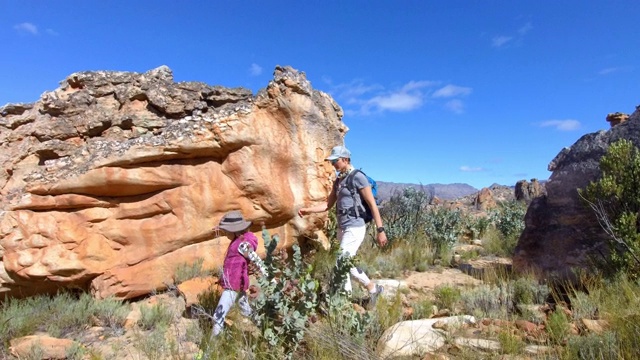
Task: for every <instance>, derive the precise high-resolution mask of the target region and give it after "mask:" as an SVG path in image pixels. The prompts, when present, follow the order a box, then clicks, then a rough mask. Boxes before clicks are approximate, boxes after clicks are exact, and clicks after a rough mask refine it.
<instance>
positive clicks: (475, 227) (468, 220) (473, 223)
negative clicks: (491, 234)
mask: <svg viewBox="0 0 640 360" xmlns="http://www.w3.org/2000/svg"><path fill="white" fill-rule="evenodd" d="M463 221H464V228H465V229H466V230H465V232H466V233H467V234H469V235H470V237H471V238H472V239H481V238H482V237H483V236H484V234H485V233H486V232H487V229H489V226H490V225H491V219H490V218H489V217H488V216H473V215H471V214H468V215H465V216H464V217H463Z"/></svg>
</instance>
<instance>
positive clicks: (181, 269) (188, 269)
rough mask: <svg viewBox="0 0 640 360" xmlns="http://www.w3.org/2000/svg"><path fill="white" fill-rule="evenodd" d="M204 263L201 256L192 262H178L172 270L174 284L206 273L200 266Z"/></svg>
mask: <svg viewBox="0 0 640 360" xmlns="http://www.w3.org/2000/svg"><path fill="white" fill-rule="evenodd" d="M203 263H204V259H203V258H199V259H197V260H196V261H194V262H193V263H191V264H190V263H183V264H179V265H178V266H177V267H176V269H175V271H174V272H173V274H174V275H173V282H174V284H180V283H183V282H185V281H187V280H189V279H193V278H196V277H200V276H204V275H207V272H206V271H205V270H204V269H203V268H202V264H203Z"/></svg>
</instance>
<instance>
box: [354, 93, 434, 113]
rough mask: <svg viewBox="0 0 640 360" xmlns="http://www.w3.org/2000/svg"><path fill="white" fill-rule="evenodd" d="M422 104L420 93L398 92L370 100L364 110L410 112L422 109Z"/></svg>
mask: <svg viewBox="0 0 640 360" xmlns="http://www.w3.org/2000/svg"><path fill="white" fill-rule="evenodd" d="M422 102H423V100H422V95H421V94H419V93H418V94H409V93H405V92H397V93H392V94H388V95H383V96H376V97H373V98H371V99H369V100H368V101H367V103H366V104H365V106H364V109H365V110H366V109H369V108H371V107H373V108H376V109H378V110H381V111H385V110H389V111H409V110H413V109H416V108H418V107H420V106H421V105H422Z"/></svg>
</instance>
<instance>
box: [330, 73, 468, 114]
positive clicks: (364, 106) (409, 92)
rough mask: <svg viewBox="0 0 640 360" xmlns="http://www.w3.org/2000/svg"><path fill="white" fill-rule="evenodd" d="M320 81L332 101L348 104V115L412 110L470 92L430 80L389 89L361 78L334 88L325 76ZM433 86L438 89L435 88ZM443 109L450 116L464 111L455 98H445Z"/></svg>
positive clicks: (464, 88)
mask: <svg viewBox="0 0 640 360" xmlns="http://www.w3.org/2000/svg"><path fill="white" fill-rule="evenodd" d="M323 81H324V82H325V83H326V84H328V85H329V86H330V87H331V91H330V93H331V95H332V96H333V97H334V98H336V100H338V101H340V103H341V104H346V105H348V106H346V107H345V109H344V110H345V112H346V113H347V114H349V115H370V114H375V113H381V112H386V111H391V112H406V111H412V110H416V109H418V108H420V107H422V106H424V105H425V104H426V103H429V102H434V99H449V98H454V97H459V96H465V95H468V94H470V93H471V92H472V89H471V88H469V87H463V86H457V85H452V84H450V85H444V86H441V82H440V81H430V80H411V81H409V82H407V83H405V84H404V85H401V86H399V87H396V88H395V89H392V90H388V89H386V88H385V87H384V86H382V85H380V84H367V83H366V82H365V81H364V80H362V79H356V80H353V81H351V82H349V83H345V84H339V85H334V84H333V83H332V81H331V79H329V78H326V77H325V78H323ZM437 86H440V88H437V89H436V87H437ZM434 89H435V90H434ZM343 106H344V105H343ZM444 107H445V108H446V109H448V110H450V111H452V112H454V113H461V112H463V111H464V104H463V103H462V101H461V100H458V99H449V101H448V102H446V103H445V104H444Z"/></svg>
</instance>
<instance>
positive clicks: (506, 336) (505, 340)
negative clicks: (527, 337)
mask: <svg viewBox="0 0 640 360" xmlns="http://www.w3.org/2000/svg"><path fill="white" fill-rule="evenodd" d="M498 342H499V343H500V347H501V348H502V352H503V353H504V354H518V353H520V352H522V350H523V349H524V347H525V343H524V341H523V340H522V338H521V337H520V336H518V335H516V334H513V333H512V332H510V331H509V330H502V331H500V332H499V333H498Z"/></svg>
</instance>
